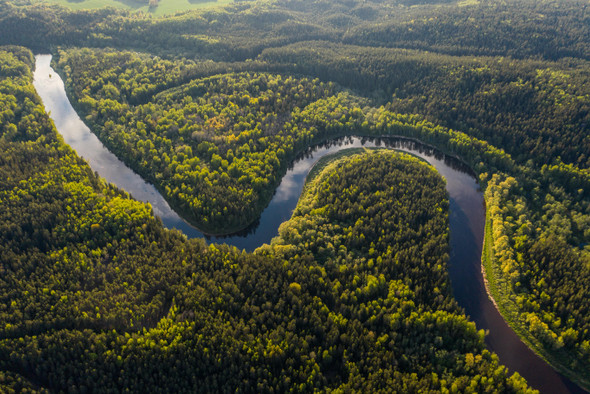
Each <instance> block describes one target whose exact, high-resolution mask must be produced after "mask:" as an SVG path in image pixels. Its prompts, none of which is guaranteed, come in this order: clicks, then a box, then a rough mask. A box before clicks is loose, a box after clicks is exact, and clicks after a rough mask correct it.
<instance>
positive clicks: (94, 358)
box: [0, 47, 526, 392]
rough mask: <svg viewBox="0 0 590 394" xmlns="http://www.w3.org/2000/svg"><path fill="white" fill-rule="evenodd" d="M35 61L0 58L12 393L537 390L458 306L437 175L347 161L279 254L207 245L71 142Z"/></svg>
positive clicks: (15, 52) (6, 355)
mask: <svg viewBox="0 0 590 394" xmlns="http://www.w3.org/2000/svg"><path fill="white" fill-rule="evenodd" d="M32 61H33V59H32V56H31V53H30V52H29V51H27V50H25V49H22V48H7V47H4V48H2V50H1V51H0V66H1V70H2V71H1V74H0V89H1V90H0V91H1V92H2V99H3V100H4V102H9V103H11V106H10V108H9V110H6V111H4V112H3V117H2V131H3V132H2V135H1V137H0V144H1V146H2V151H3V152H4V154H3V155H2V161H1V163H0V164H1V166H0V170H1V171H2V173H3V174H4V176H3V177H2V179H3V183H2V185H1V189H0V199H1V201H2V206H3V207H6V208H5V209H3V210H2V218H1V226H0V238H1V240H2V241H1V242H0V247H1V248H2V251H1V252H2V256H3V260H2V261H3V262H2V277H1V281H0V294H1V297H2V299H3V302H2V306H3V307H2V311H1V314H0V319H1V320H2V324H1V325H0V326H1V327H2V330H1V332H0V355H1V356H0V370H2V373H1V375H0V377H1V379H0V388H1V389H2V390H3V391H9V392H10V391H13V390H14V391H23V390H25V391H47V390H49V391H62V390H63V391H66V390H69V391H84V390H93V391H105V392H112V391H119V390H123V389H124V388H127V389H132V390H141V388H142V387H144V388H145V387H146V386H148V385H149V387H151V388H152V389H155V390H157V389H159V390H162V391H176V392H178V391H189V390H191V391H192V390H195V389H199V390H202V391H228V390H231V391H233V390H243V391H286V390H295V391H307V390H312V389H328V388H330V389H341V390H349V389H352V390H361V391H367V390H369V391H374V390H385V389H386V390H397V391H421V390H441V391H446V390H461V391H470V392H482V391H487V390H500V391H504V392H520V391H522V390H526V383H525V382H524V381H523V380H522V379H520V378H519V377H518V375H514V376H512V377H510V378H509V377H508V376H507V371H506V369H505V368H504V367H502V366H500V365H499V364H498V361H497V357H496V356H495V355H493V354H491V353H490V352H489V351H488V350H486V349H485V345H484V342H483V336H484V333H483V332H482V331H479V332H478V331H477V330H476V328H475V325H474V324H473V323H470V322H469V321H468V320H467V319H466V318H465V316H464V315H462V313H461V310H460V309H459V308H458V306H457V305H456V303H455V301H454V300H453V298H452V297H451V294H450V286H449V281H448V273H447V269H446V264H447V260H448V235H447V234H448V230H447V228H448V221H447V213H446V212H447V206H448V202H447V200H446V195H445V191H444V183H443V181H442V179H441V178H440V176H439V175H438V174H437V173H436V172H435V170H433V169H432V168H429V167H428V166H427V165H426V164H424V163H421V162H419V161H418V160H417V159H414V158H411V157H409V156H404V155H400V154H394V153H389V152H372V153H366V154H357V155H355V156H352V157H351V158H345V159H343V160H340V161H337V162H335V163H334V164H332V166H337V168H333V167H328V168H327V169H325V170H324V171H323V172H322V173H321V174H320V176H319V177H318V178H317V179H316V180H314V181H313V186H310V187H309V188H308V189H307V191H306V193H305V195H304V198H303V199H302V201H301V203H300V204H299V207H298V209H297V212H296V213H295V215H294V217H293V219H292V220H291V221H289V222H287V223H285V224H284V225H283V227H282V228H281V232H280V235H279V237H278V238H276V239H275V240H274V241H273V243H272V245H268V246H265V247H264V248H262V249H260V250H259V251H258V252H256V253H255V254H247V253H244V252H240V251H238V250H236V249H235V248H230V247H227V246H218V245H210V246H207V245H205V243H204V242H203V241H202V240H187V239H186V238H185V237H184V236H182V235H181V234H179V233H178V232H175V231H169V230H166V229H164V228H163V227H162V224H161V223H160V222H159V221H158V220H157V219H154V218H153V217H152V215H151V210H150V207H149V206H146V205H144V204H142V203H139V202H136V201H134V200H131V199H130V198H129V197H128V196H127V195H125V193H123V192H121V191H119V190H116V189H114V188H113V187H111V186H109V185H107V184H105V183H103V181H101V180H100V179H98V178H96V176H95V175H94V174H93V173H92V172H91V170H90V169H89V167H88V166H87V165H86V164H85V163H84V162H83V161H81V160H80V159H79V158H78V157H76V155H75V154H74V153H73V152H72V151H71V149H70V148H68V147H67V146H65V144H64V143H63V141H62V140H61V139H60V138H59V137H58V136H57V133H56V131H55V129H54V128H53V126H52V124H51V122H50V121H49V120H48V118H47V115H46V114H45V113H44V111H43V108H42V106H41V104H40V101H39V98H38V97H37V96H36V94H35V92H34V89H33V87H32V85H31V67H32V65H33V62H32ZM417 196H419V197H417ZM337 199H338V200H340V203H338V202H337V201H336V200H337ZM400 206H409V207H411V210H405V209H399V207H400ZM363 238H364V239H363Z"/></svg>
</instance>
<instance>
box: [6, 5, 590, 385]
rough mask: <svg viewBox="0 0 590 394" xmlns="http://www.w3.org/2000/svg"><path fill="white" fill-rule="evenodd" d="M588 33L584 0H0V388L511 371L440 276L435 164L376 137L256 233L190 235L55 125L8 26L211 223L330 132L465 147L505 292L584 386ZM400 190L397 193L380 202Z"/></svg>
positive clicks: (468, 380)
mask: <svg viewBox="0 0 590 394" xmlns="http://www.w3.org/2000/svg"><path fill="white" fill-rule="evenodd" d="M589 29H590V10H589V9H588V4H587V2H584V1H577V0H572V1H564V2H560V3H559V6H557V3H555V2H552V1H535V2H533V1H529V0H512V1H507V2H499V1H492V0H487V1H479V2H448V1H441V2H436V1H390V0H386V1H371V0H368V1H360V0H359V1H356V0H351V1H346V2H339V1H320V0H317V1H299V0H278V1H273V2H250V1H239V2H234V3H232V4H230V5H227V6H224V7H218V8H208V9H203V10H199V11H193V12H183V13H180V12H179V13H178V14H176V15H173V16H169V17H167V18H152V17H150V16H149V15H146V14H142V13H132V12H129V11H123V10H115V9H100V10H88V11H71V10H67V9H65V8H61V7H59V6H50V5H47V4H44V3H37V2H34V1H30V0H18V1H14V2H9V1H6V0H0V32H2V34H0V44H5V45H8V46H5V47H3V49H2V64H1V67H0V75H1V77H2V85H1V86H0V88H1V90H0V102H2V104H3V105H2V112H1V113H0V123H1V124H2V129H1V132H2V137H1V139H0V142H1V143H2V152H3V154H2V158H0V160H1V165H2V171H3V172H5V175H4V176H3V177H2V178H3V180H2V182H3V184H2V197H1V198H0V200H1V201H2V207H3V208H2V210H1V214H2V216H3V219H2V230H1V234H2V242H1V247H2V248H3V251H2V254H1V255H2V256H3V258H2V266H1V267H2V268H1V269H2V275H1V276H0V281H1V282H2V283H3V285H2V290H1V294H2V298H3V302H2V306H1V307H2V308H3V309H2V311H1V312H2V313H1V314H0V315H1V316H2V319H3V322H2V323H3V324H0V328H1V327H4V331H3V332H4V333H3V334H2V346H3V348H4V350H5V351H4V352H2V353H3V354H4V356H3V360H2V363H1V364H0V366H1V367H0V369H2V371H3V372H1V375H0V377H1V378H0V384H2V385H5V386H6V387H7V388H6V389H7V390H8V389H13V390H15V391H20V390H22V389H32V390H42V389H48V390H67V389H68V388H69V389H72V388H73V387H75V388H77V389H80V390H82V387H85V388H89V387H104V388H105V390H108V388H109V387H110V388H113V389H117V388H118V389H121V388H123V387H131V386H133V387H139V385H142V384H146V383H145V382H147V381H144V380H142V378H141V377H142V376H145V377H146V379H148V378H149V377H151V376H153V379H156V381H157V383H158V384H166V385H170V386H169V387H171V388H173V387H177V388H178V390H175V391H183V390H188V389H189V388H190V387H195V385H197V384H198V385H204V386H201V387H204V389H203V390H205V391H211V390H213V391H218V390H224V389H228V388H232V391H234V389H235V388H236V387H241V388H242V389H243V390H244V391H264V390H269V391H270V390H276V391H286V390H294V391H306V390H312V389H322V388H330V389H337V388H340V389H342V390H349V389H350V390H359V391H366V390H370V391H374V390H378V389H384V388H385V387H397V388H398V390H399V391H405V392H407V391H420V390H440V391H445V390H450V391H453V390H460V391H469V390H471V391H473V392H481V391H484V390H492V391H493V390H499V391H502V390H504V389H506V390H508V389H510V390H515V391H518V390H520V389H524V387H525V386H526V383H524V381H523V380H521V379H520V378H519V377H518V376H517V375H513V377H510V378H508V375H507V373H506V371H505V370H504V369H503V368H504V367H502V366H500V364H499V363H498V360H497V358H496V356H495V355H493V354H491V353H489V352H488V351H487V350H486V349H485V346H484V344H483V340H482V337H481V335H483V334H482V333H480V332H477V330H476V329H475V327H474V326H473V324H472V323H469V322H468V320H467V319H466V317H464V316H463V315H462V312H461V310H460V308H459V307H458V306H457V305H456V302H455V301H453V299H452V294H451V291H450V288H449V286H448V276H447V273H446V268H445V264H446V262H447V260H448V256H446V255H445V254H446V253H448V250H447V249H448V239H447V238H448V237H447V234H448V222H447V221H446V219H445V215H447V213H446V212H447V211H448V206H447V205H448V204H447V205H445V204H446V203H445V201H446V197H445V195H444V187H443V186H442V183H441V182H442V181H440V179H439V178H437V176H436V174H432V170H430V169H428V168H427V167H426V166H425V165H423V164H420V163H417V162H416V161H415V160H410V159H409V158H407V157H400V156H399V155H392V154H387V153H383V152H372V153H366V154H362V155H358V156H357V155H351V156H350V158H347V159H345V160H343V161H336V162H335V163H332V164H330V165H328V166H327V168H329V169H331V170H330V171H326V172H322V174H321V175H318V176H317V178H316V179H314V180H313V181H310V182H309V184H308V186H306V189H305V192H304V194H303V195H302V196H301V200H300V203H299V205H298V207H297V209H296V211H295V212H294V215H293V217H292V219H291V220H290V221H289V222H286V223H285V224H284V225H283V226H281V229H280V231H279V236H278V238H276V239H275V240H274V241H273V242H272V244H271V245H268V246H265V247H263V248H261V249H259V250H258V251H257V252H256V253H254V254H246V253H244V252H240V251H238V250H235V249H232V248H230V247H227V246H221V245H209V246H208V245H206V243H205V242H204V241H202V240H186V239H185V237H184V236H183V235H182V234H180V233H178V232H175V231H168V230H165V229H164V228H163V227H162V225H161V223H160V222H159V221H158V220H157V219H154V218H153V215H152V212H151V209H150V207H149V206H146V205H143V204H141V203H138V202H136V201H134V200H132V199H130V198H129V196H128V195H126V193H125V192H122V191H120V190H117V189H116V188H114V187H112V186H110V185H108V184H105V183H104V182H103V181H101V180H100V179H98V178H97V177H96V176H95V175H94V174H93V173H92V171H91V170H90V169H89V168H88V167H87V165H86V164H85V163H84V162H83V161H82V160H81V159H79V158H77V157H76V156H75V154H74V152H72V151H71V150H70V149H69V148H68V147H67V146H65V144H64V143H63V141H61V139H60V137H58V136H57V134H56V132H55V130H54V128H53V126H52V124H51V122H50V121H49V119H48V117H47V115H46V114H45V112H44V110H43V107H42V105H41V103H40V101H39V98H38V97H37V96H36V94H35V92H34V89H33V88H32V85H31V83H30V82H31V69H32V68H33V67H34V59H33V58H32V53H31V51H29V50H28V49H24V48H23V47H20V46H24V47H28V48H30V49H32V50H33V51H34V52H35V53H39V52H51V53H52V54H53V55H54V67H55V68H56V70H57V71H58V72H59V73H60V75H61V76H62V77H63V79H64V80H65V81H66V88H67V91H68V95H69V97H70V100H71V101H72V103H73V104H74V106H75V107H76V109H77V111H78V112H79V113H80V115H81V116H82V117H83V119H84V120H85V122H86V123H87V124H88V125H89V126H90V128H91V129H92V130H93V132H95V133H96V134H97V135H98V137H99V138H100V139H101V141H103V143H104V144H105V145H106V146H107V147H108V148H109V149H111V150H112V151H113V152H114V153H116V154H117V156H119V157H120V158H121V159H122V160H123V161H124V162H125V163H126V164H127V165H128V166H130V167H131V168H133V169H134V170H135V171H137V172H138V173H139V174H140V175H141V176H142V177H144V178H145V179H147V180H149V181H150V182H152V183H154V185H155V186H156V187H157V188H158V190H159V191H160V192H161V193H162V195H163V196H164V197H165V198H166V199H167V200H168V201H169V202H170V204H171V205H172V206H173V207H174V208H175V209H177V211H178V212H180V213H181V214H182V215H183V216H184V217H185V218H186V219H187V220H188V221H190V222H191V223H192V224H194V225H196V226H197V227H198V228H200V229H202V230H203V231H205V232H206V233H210V234H224V233H231V232H234V231H237V230H240V229H243V228H245V227H247V226H248V225H249V224H250V223H252V222H253V221H255V220H256V218H257V217H258V216H259V215H260V212H261V211H262V210H263V209H264V207H265V206H266V205H267V204H268V202H269V201H270V199H271V197H272V195H273V193H274V190H275V189H276V187H277V185H278V184H279V182H280V180H281V178H282V176H283V175H284V174H285V172H286V170H287V168H288V167H289V165H290V164H291V163H292V161H293V160H294V159H295V158H296V157H297V156H298V155H299V154H300V153H301V152H303V151H305V150H306V149H307V148H309V147H310V146H312V145H314V144H316V143H320V142H323V141H326V140H329V139H331V138H334V137H337V136H343V135H361V136H363V135H364V136H382V135H396V136H405V137H411V138H416V139H419V140H421V141H423V142H425V143H428V144H431V145H433V146H435V147H437V148H438V149H440V150H441V151H444V152H447V153H449V154H453V155H455V156H457V157H459V158H461V159H462V160H463V161H464V162H465V163H466V164H468V165H469V167H471V169H472V170H473V172H474V173H475V174H476V176H477V178H478V180H479V183H480V186H481V188H482V190H483V192H484V196H485V202H486V226H485V230H486V233H485V245H484V253H483V265H484V268H485V271H486V274H487V277H488V279H489V283H490V292H491V295H492V296H493V297H494V299H495V300H496V302H497V304H498V308H499V310H500V312H501V313H502V315H503V317H504V318H505V319H506V320H507V322H508V323H509V324H510V325H511V327H512V328H513V329H514V330H515V331H516V332H517V334H518V335H519V336H520V337H521V339H523V340H524V341H525V342H526V343H527V344H528V345H529V346H530V347H531V348H532V349H534V350H535V352H537V353H538V354H540V355H541V356H542V357H543V358H544V359H545V360H547V361H548V362H549V363H550V364H551V365H552V366H554V367H555V368H556V369H557V370H559V371H560V372H562V373H564V374H565V375H566V376H568V377H569V378H570V379H572V380H573V381H575V382H576V383H578V384H579V385H580V386H582V387H585V388H586V389H589V388H590V375H589V373H588V371H590V310H589V308H590V307H589V305H588V303H587V299H588V298H589V297H590V198H589V193H590V172H589V171H590V170H589V168H590V132H589V131H590V130H589V127H590V80H589V79H590V67H589V63H588V62H589V61H590V59H589V56H590V55H589V54H590V48H588V45H589V40H588V37H589V36H590V31H589ZM16 45H19V46H18V47H17V46H16ZM399 166H402V167H403V168H404V170H403V171H401V173H400V170H399ZM405 174H414V176H417V177H420V179H421V180H423V182H427V181H426V180H427V179H428V182H429V184H430V188H429V190H428V193H433V194H428V193H426V191H425V190H419V188H420V187H421V186H422V184H421V183H420V182H418V183H416V182H415V180H412V179H410V178H411V177H408V178H406V177H405ZM396 177H403V182H401V183H400V180H398V179H400V178H396ZM430 179H431V180H430ZM386 180H387V181H386ZM383 182H385V183H391V182H394V183H400V184H402V185H403V186H404V187H405V188H407V189H404V188H401V189H400V190H390V189H389V188H384V189H380V188H379V187H380V185H382V183H383ZM435 184H436V185H438V186H436V187H434V186H433V185H435ZM434 189H436V190H434ZM436 193H439V194H436ZM441 193H442V194H441ZM417 197H420V199H417ZM429 198H430V199H431V200H428V199H429ZM392 201H395V202H396V204H402V205H403V206H404V207H410V206H412V209H410V208H407V212H404V210H401V209H400V210H396V211H384V212H379V209H386V208H387V207H390V206H391V205H392ZM414 204H418V206H416V207H415V208H414V207H413V206H414ZM434 206H438V207H440V208H441V211H440V212H438V211H436V212H434V211H432V210H428V209H427V208H431V207H434ZM404 209H406V208H404ZM421 209H422V210H424V211H421ZM441 212H442V213H441ZM410 213H411V215H410ZM406 214H408V216H399V215H406ZM392 215H393V216H392ZM435 219H436V220H435ZM440 220H442V221H440ZM400 223H401V224H403V225H401V224H400ZM426 223H428V225H429V226H435V227H436V229H437V230H436V231H432V232H431V233H430V234H429V233H423V232H421V231H425V230H424V226H425V225H426ZM396 226H400V227H396ZM412 226H418V229H417V228H416V227H412ZM406 227H407V228H406ZM420 228H422V230H419V229H420ZM404 231H408V233H404ZM404 234H405V235H404ZM432 234H437V235H439V236H440V237H435V238H433V235H432ZM404 237H405V238H404ZM423 253H426V255H424V254H423ZM400 261H401V262H403V263H402V264H400ZM439 267H440V268H439ZM256 283H265V284H267V285H266V286H255V285H254V284H256ZM418 283H422V285H418ZM259 287H260V288H261V289H262V288H267V289H268V291H264V292H262V294H252V291H253V289H254V288H259ZM271 289H272V290H271ZM365 291H366V292H365ZM390 293H391V294H393V295H394V296H393V299H392V300H390V299H389V295H388V294H390ZM64 297H65V298H64ZM248 297H252V298H248ZM294 305H298V307H295V306H294ZM392 322H394V323H392ZM365 330H366V331H365ZM445 330H447V331H446V332H447V334H444V333H443V331H445ZM422 332H423V334H422ZM418 333H420V334H418ZM448 333H457V337H453V338H452V340H451V341H450V342H447V339H448V338H447V337H448V335H450V334H448ZM394 334H395V335H394ZM459 334H460V335H459ZM33 338H34V339H33ZM351 338H354V339H355V340H358V342H357V343H353V342H351ZM439 338H442V339H439ZM63 344H68V345H67V346H65V347H64V346H63ZM301 349H304V350H303V353H301ZM205 350H206V351H205ZM429 352H434V353H429ZM221 355H223V357H221ZM402 355H405V356H402ZM392 359H393V360H396V361H395V362H394V363H384V361H383V360H392ZM56 360H61V361H56ZM65 360H69V361H71V363H66V362H65ZM155 360H157V361H155ZM179 360H191V361H190V363H192V365H199V366H200V367H199V368H202V369H199V370H195V369H191V370H190V373H189V371H188V370H187V368H188V365H189V361H187V363H183V362H182V361H179ZM363 360H367V361H363ZM368 360H372V361H371V362H369V361H368ZM155 365H167V366H168V367H167V368H166V373H165V374H164V373H163V372H162V371H160V372H156V371H154V370H153V369H154V366H155ZM467 365H471V367H469V368H468V367H466V366H467ZM172 371H175V372H172ZM496 371H499V372H497V373H496ZM281 374H284V375H285V376H288V379H285V380H281V379H279V378H278V377H279V376H280V375H281ZM412 374H415V375H412ZM476 375H477V376H479V377H477V376H476ZM306 379H309V380H306ZM154 383H155V382H154ZM111 384H114V385H116V387H115V386H109V385H111ZM355 384H356V385H357V386H354V385H355ZM413 384H415V386H414V385H413ZM175 385H178V386H175ZM390 385H393V386H390ZM398 385H399V386H398ZM453 385H454V386H453ZM472 385H473V386H472ZM0 387H3V386H0ZM160 387H161V386H160ZM205 387H206V388H205ZM470 387H471V388H470ZM394 391H395V390H394Z"/></svg>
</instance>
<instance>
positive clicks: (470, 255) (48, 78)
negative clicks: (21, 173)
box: [34, 55, 584, 394]
mask: <svg viewBox="0 0 590 394" xmlns="http://www.w3.org/2000/svg"><path fill="white" fill-rule="evenodd" d="M50 62H51V55H37V56H36V70H35V73H34V86H35V89H36V90H37V93H38V94H39V96H41V99H42V100H43V104H44V105H45V109H46V111H47V112H49V113H50V117H51V119H53V121H54V123H55V126H56V127H57V130H58V132H59V133H60V134H61V135H62V136H63V138H64V140H65V142H66V143H67V144H68V145H70V146H71V147H72V148H73V149H74V150H75V151H76V152H77V153H78V155H80V156H82V157H83V158H84V159H86V160H87V161H88V163H89V165H90V167H91V168H92V169H93V170H94V171H96V172H97V173H98V174H99V175H100V176H101V177H103V178H104V179H106V180H107V181H108V182H111V183H114V184H115V185H117V186H118V187H119V188H121V189H124V190H126V191H127V192H129V193H130V194H131V195H132V196H133V197H134V198H135V199H137V200H140V201H144V202H149V203H150V204H151V205H152V207H153V210H154V214H155V215H156V216H159V217H160V218H161V219H162V222H163V223H164V225H165V226H166V227H168V228H176V229H178V230H180V231H182V232H183V233H184V234H186V235H187V237H189V238H194V237H204V236H205V235H204V234H203V233H202V232H201V231H199V230H197V229H196V228H194V227H192V226H190V225H189V224H188V223H186V222H185V221H184V220H183V219H182V218H181V217H180V216H179V215H178V214H176V212H174V211H173V210H172V209H171V208H170V206H169V205H168V203H167V202H166V200H164V198H163V197H162V196H161V195H160V193H159V192H158V191H157V190H156V188H155V187H154V186H153V185H151V184H149V183H147V182H145V181H144V180H143V179H142V178H141V177H140V176H139V175H137V174H136V173H135V172H133V171H132V170H131V169H129V168H128V167H127V166H126V165H125V164H124V163H123V162H122V161H120V160H119V159H118V158H117V157H116V156H115V155H113V154H112V153H111V152H109V151H108V150H107V149H106V148H105V147H104V145H103V144H102V143H101V142H100V141H99V140H98V138H97V137H96V136H95V135H94V134H93V133H92V132H91V131H90V129H89V128H88V127H87V126H86V125H85V124H84V122H83V121H82V120H81V119H80V118H79V116H78V114H77V113H76V111H75V110H74V109H73V108H72V106H71V104H70V101H69V100H68V98H67V95H66V92H65V89H64V84H63V82H62V80H61V78H60V77H59V75H57V73H56V72H55V71H54V70H53V69H52V68H51V66H50ZM362 146H365V147H376V146H381V147H388V148H393V149H397V150H401V151H405V152H409V153H412V154H414V155H416V156H419V157H421V158H423V159H424V160H426V161H427V162H428V163H430V164H431V165H432V166H434V167H435V168H436V169H437V170H438V172H439V173H440V174H441V175H442V176H443V177H444V178H445V180H446V189H447V192H448V193H449V205H450V214H449V226H450V261H449V274H450V277H451V284H452V288H453V294H454V296H455V298H456V299H457V301H458V302H459V305H461V306H462V307H463V308H465V311H466V313H467V314H468V315H469V316H470V317H471V319H472V320H473V321H474V322H475V324H476V325H477V328H478V329H484V330H489V335H487V336H486V344H487V346H488V348H489V349H490V350H491V351H493V352H496V353H497V354H498V356H499V358H500V362H501V363H502V364H504V365H506V366H507V367H508V368H509V370H511V371H517V372H518V373H520V374H521V375H522V376H524V377H525V378H526V379H527V381H528V383H529V384H530V385H531V386H532V387H534V388H536V389H539V390H540V391H541V392H544V393H551V394H553V393H570V392H571V393H583V392H584V391H583V390H582V389H581V388H579V387H578V386H576V385H575V384H574V383H572V382H571V381H569V380H568V379H567V378H565V377H564V376H563V375H561V374H559V373H558V372H556V371H555V370H554V369H553V368H551V366H549V365H548V364H547V363H545V361H543V360H542V359H541V358H540V357H538V356H537V355H536V354H535V353H534V352H533V351H531V350H530V349H529V348H528V347H527V346H526V345H525V344H524V343H523V342H522V341H521V340H520V339H519V338H518V336H517V335H516V334H515V332H514V331H513V330H512V329H511V328H510V327H509V326H508V325H507V324H506V322H505V321H504V320H503V319H502V316H501V315H500V314H499V312H498V311H497V309H496V308H495V307H494V305H493V304H492V302H491V301H490V300H489V299H488V297H487V294H486V291H485V287H484V283H483V278H482V274H481V251H482V244H483V232H484V223H485V207H484V199H483V195H482V193H481V191H480V190H479V187H478V185H477V183H476V181H475V178H474V177H473V176H472V175H471V174H470V172H469V169H468V168H467V167H465V165H463V164H462V163H461V162H460V161H459V160H457V159H455V158H453V157H449V156H446V155H444V154H442V153H440V152H439V151H437V150H436V149H434V148H432V147H429V146H426V145H424V144H421V143H420V142H418V141H413V140H408V139H403V138H392V137H389V138H361V137H346V138H339V139H335V140H332V141H328V142H326V143H324V144H321V145H318V146H315V147H312V148H310V149H309V150H308V151H307V152H305V153H304V154H302V155H301V156H300V157H299V158H298V159H297V160H295V162H294V163H293V164H292V165H291V167H290V168H289V170H288V171H287V173H286V175H285V176H284V177H283V179H282V181H281V183H280V185H279V187H278V188H277V190H276V192H275V194H274V197H273V199H272V200H271V202H270V204H269V205H268V206H267V207H266V209H265V210H264V211H263V212H262V214H261V216H260V219H259V220H258V221H257V222H256V223H254V224H253V225H252V226H250V227H249V228H248V229H246V230H244V231H242V232H241V233H240V234H236V235H230V236H223V237H207V236H205V237H206V238H207V239H208V240H209V241H210V242H219V243H228V244H231V245H235V246H237V247H238V248H240V249H245V250H248V251H252V250H254V249H256V248H257V247H258V246H260V245H262V244H264V243H269V242H270V240H271V239H272V238H273V237H275V236H276V235H277V230H278V227H279V225H280V224H281V223H283V222H284V221H286V220H288V219H289V218H290V217H291V214H292V212H293V209H294V208H295V206H296V205H297V201H298V199H299V196H300V194H301V191H302V190H303V185H304V183H305V177H306V176H307V174H308V173H309V171H310V169H311V168H312V167H313V165H314V164H315V163H316V162H317V161H318V160H319V159H320V158H321V157H324V156H326V155H329V154H332V153H336V152H338V151H340V150H342V149H347V148H354V147H362Z"/></svg>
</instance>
